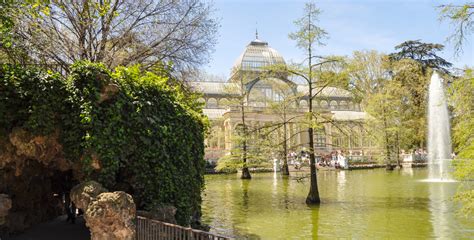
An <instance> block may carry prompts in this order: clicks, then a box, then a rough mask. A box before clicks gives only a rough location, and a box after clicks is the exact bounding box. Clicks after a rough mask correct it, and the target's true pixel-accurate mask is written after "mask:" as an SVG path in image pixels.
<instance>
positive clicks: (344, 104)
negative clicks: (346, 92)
mask: <svg viewBox="0 0 474 240" xmlns="http://www.w3.org/2000/svg"><path fill="white" fill-rule="evenodd" d="M339 109H341V110H347V102H346V101H340V102H339Z"/></svg>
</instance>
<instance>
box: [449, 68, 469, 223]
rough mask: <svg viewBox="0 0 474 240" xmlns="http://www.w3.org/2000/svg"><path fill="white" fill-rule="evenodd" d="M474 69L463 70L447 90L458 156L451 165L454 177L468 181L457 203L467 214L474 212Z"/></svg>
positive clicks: (459, 194)
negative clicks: (451, 106)
mask: <svg viewBox="0 0 474 240" xmlns="http://www.w3.org/2000/svg"><path fill="white" fill-rule="evenodd" d="M473 93H474V69H472V68H466V69H465V70H464V71H463V73H462V75H461V76H460V77H458V78H456V79H454V80H453V82H452V84H451V85H450V87H449V95H450V100H451V102H452V105H453V111H452V115H453V121H452V123H453V127H452V129H453V140H454V141H453V143H454V149H455V152H456V153H457V156H456V158H455V161H454V165H455V172H454V173H455V176H456V177H457V178H458V179H460V180H465V181H466V180H467V183H465V185H463V189H462V191H459V192H458V193H457V195H456V197H455V198H456V199H457V200H459V201H461V202H462V203H463V210H464V211H465V213H466V214H472V213H473V212H474V190H473V188H472V179H474V95H473Z"/></svg>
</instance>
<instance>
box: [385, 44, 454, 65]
mask: <svg viewBox="0 0 474 240" xmlns="http://www.w3.org/2000/svg"><path fill="white" fill-rule="evenodd" d="M395 49H396V50H399V51H398V52H395V53H392V54H390V55H389V58H390V60H392V61H399V60H401V59H413V60H415V61H417V62H419V63H420V64H421V65H422V69H423V73H426V70H427V69H428V68H432V69H437V70H440V71H442V72H444V73H447V72H448V69H447V68H449V67H451V66H452V64H451V63H450V62H448V61H446V60H444V59H443V58H441V57H439V56H438V55H436V52H438V51H442V50H443V49H444V46H443V45H441V44H436V43H423V42H420V40H414V41H413V40H409V41H405V42H403V43H401V44H399V45H397V46H395Z"/></svg>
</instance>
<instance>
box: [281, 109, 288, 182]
mask: <svg viewBox="0 0 474 240" xmlns="http://www.w3.org/2000/svg"><path fill="white" fill-rule="evenodd" d="M283 111H285V112H283V166H282V167H281V174H283V175H287V176H288V175H290V171H289V169H288V145H287V143H286V138H287V136H286V109H284V110H283Z"/></svg>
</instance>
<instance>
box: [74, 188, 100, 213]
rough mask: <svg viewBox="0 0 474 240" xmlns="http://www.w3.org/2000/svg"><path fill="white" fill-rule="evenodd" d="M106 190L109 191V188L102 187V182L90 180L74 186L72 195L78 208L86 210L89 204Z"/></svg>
mask: <svg viewBox="0 0 474 240" xmlns="http://www.w3.org/2000/svg"><path fill="white" fill-rule="evenodd" d="M104 192H107V189H105V188H104V187H102V185H101V184H100V183H97V182H95V181H88V182H83V183H81V184H79V185H76V186H75V187H73V188H72V190H71V193H70V196H71V201H73V202H74V204H76V207H77V208H80V209H82V210H84V211H86V210H87V207H88V206H89V204H90V203H91V202H92V201H94V200H96V198H97V196H99V194H101V193H104Z"/></svg>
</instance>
